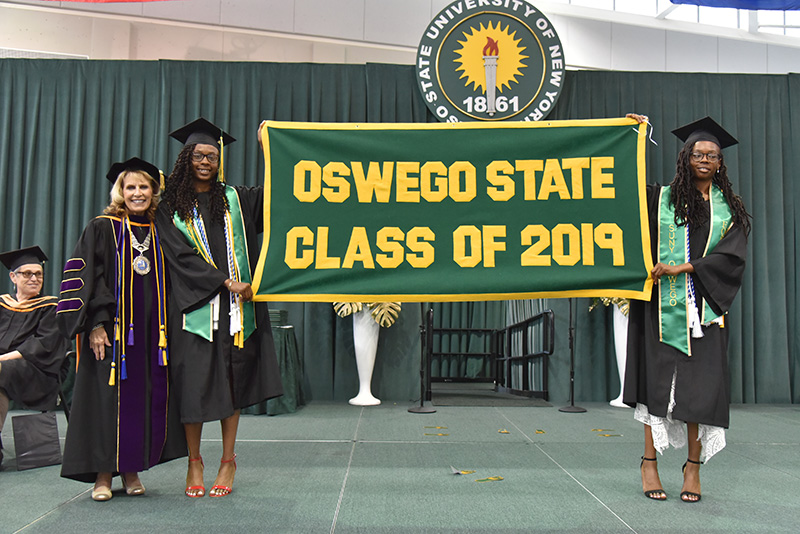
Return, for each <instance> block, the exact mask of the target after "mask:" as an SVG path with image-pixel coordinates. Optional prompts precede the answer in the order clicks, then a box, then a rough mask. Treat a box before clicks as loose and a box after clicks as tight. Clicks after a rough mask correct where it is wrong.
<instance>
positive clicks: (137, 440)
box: [58, 158, 186, 501]
mask: <svg viewBox="0 0 800 534" xmlns="http://www.w3.org/2000/svg"><path fill="white" fill-rule="evenodd" d="M159 177H160V172H159V171H158V169H157V168H156V167H155V166H154V165H152V164H150V163H148V162H146V161H143V160H141V159H139V158H132V159H129V160H127V161H125V162H122V163H115V164H114V165H112V167H111V169H110V171H109V172H108V174H107V178H108V179H109V180H110V181H111V182H112V183H113V184H114V185H113V187H112V188H111V195H110V197H111V201H110V204H109V205H108V207H107V208H106V209H105V211H104V213H105V215H101V216H99V217H96V218H95V219H93V220H91V221H90V222H89V224H88V225H87V226H86V228H85V229H84V231H83V234H82V235H81V237H80V239H79V240H78V243H77V244H76V245H75V250H74V252H73V254H72V257H70V258H69V260H67V262H66V265H65V267H64V275H63V279H62V282H61V297H60V299H59V303H58V319H59V325H60V326H61V328H62V331H63V332H64V333H65V334H66V335H68V336H69V337H75V336H77V338H78V342H77V345H78V362H77V371H76V376H75V388H74V391H73V401H72V412H71V417H70V424H69V427H68V429H67V439H66V444H65V446H64V460H63V464H62V468H61V476H62V477H65V478H71V479H74V480H79V481H82V482H94V484H95V486H94V490H93V491H92V498H93V499H94V500H96V501H106V500H108V499H110V498H111V497H112V493H111V482H112V477H113V476H114V475H116V474H120V475H121V479H122V484H123V487H124V488H125V492H126V493H127V494H128V495H142V494H143V493H144V491H145V490H144V486H143V485H142V483H141V481H140V480H139V474H138V473H139V472H140V471H144V470H146V469H148V468H150V467H152V466H154V465H156V464H158V463H161V462H165V461H168V460H172V459H174V458H178V457H182V456H185V455H186V442H185V440H184V437H183V432H182V428H181V426H180V421H179V418H178V412H177V404H176V403H175V402H173V401H172V395H171V392H170V384H169V372H170V365H169V352H168V350H167V349H168V347H167V337H166V326H167V323H166V321H167V318H166V283H167V272H166V264H165V262H164V259H163V255H162V252H161V244H160V242H159V236H158V232H157V230H156V228H155V224H154V222H153V219H154V217H155V210H156V206H157V203H158V194H159V191H160V183H159V181H158V179H159Z"/></svg>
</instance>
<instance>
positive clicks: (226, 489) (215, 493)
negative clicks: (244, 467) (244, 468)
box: [208, 454, 236, 497]
mask: <svg viewBox="0 0 800 534" xmlns="http://www.w3.org/2000/svg"><path fill="white" fill-rule="evenodd" d="M231 462H233V472H234V474H236V454H234V455H233V457H232V458H231V459H230V460H220V463H223V464H229V463H231ZM232 492H233V488H232V487H230V486H223V485H221V484H214V487H212V488H211V491H209V492H208V496H209V497H225V496H226V495H230V494H231V493H232Z"/></svg>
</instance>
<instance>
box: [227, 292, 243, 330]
mask: <svg viewBox="0 0 800 534" xmlns="http://www.w3.org/2000/svg"><path fill="white" fill-rule="evenodd" d="M229 315H230V316H231V322H230V335H234V334H236V333H237V332H240V331H241V330H242V312H241V311H240V310H239V295H236V298H235V299H231V311H230V314H229Z"/></svg>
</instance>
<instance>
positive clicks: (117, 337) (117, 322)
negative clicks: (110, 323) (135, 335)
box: [114, 319, 122, 343]
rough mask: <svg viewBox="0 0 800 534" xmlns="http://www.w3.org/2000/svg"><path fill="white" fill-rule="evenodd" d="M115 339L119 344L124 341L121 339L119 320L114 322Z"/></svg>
mask: <svg viewBox="0 0 800 534" xmlns="http://www.w3.org/2000/svg"><path fill="white" fill-rule="evenodd" d="M114 339H116V340H117V343H119V342H120V340H121V339H122V338H120V337H119V319H115V320H114Z"/></svg>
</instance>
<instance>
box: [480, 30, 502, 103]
mask: <svg viewBox="0 0 800 534" xmlns="http://www.w3.org/2000/svg"><path fill="white" fill-rule="evenodd" d="M486 41H487V42H486V46H484V47H483V71H484V73H485V74H486V105H487V112H488V113H489V116H490V117H491V116H493V115H494V114H495V109H494V101H495V89H496V87H495V85H496V84H497V57H498V55H499V54H500V49H499V48H498V46H497V41H495V40H494V39H492V38H491V37H488V36H487V37H486Z"/></svg>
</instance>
